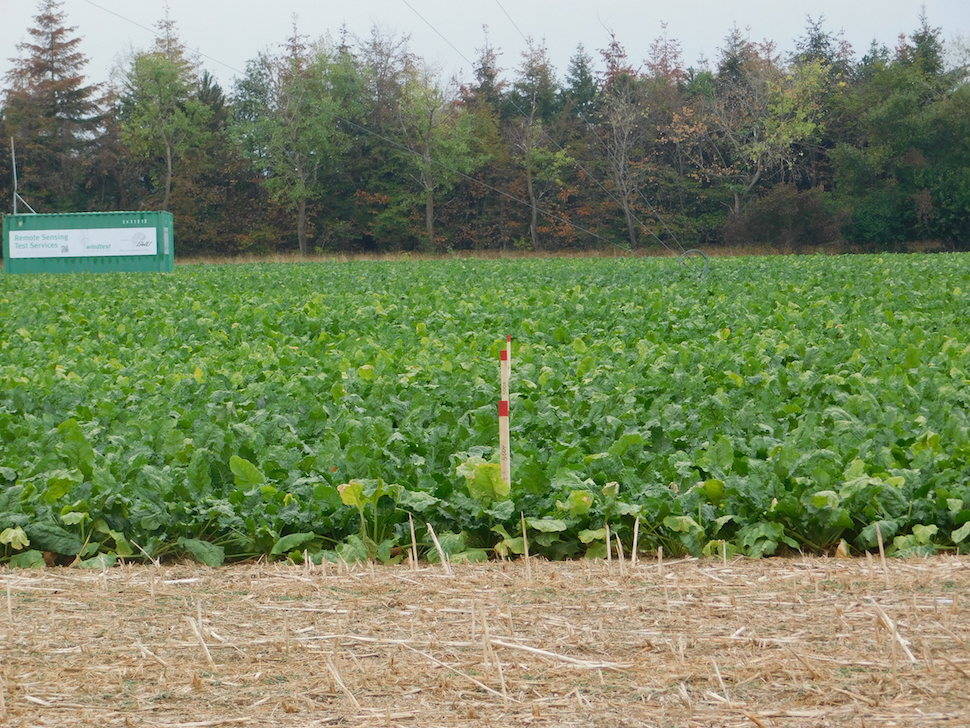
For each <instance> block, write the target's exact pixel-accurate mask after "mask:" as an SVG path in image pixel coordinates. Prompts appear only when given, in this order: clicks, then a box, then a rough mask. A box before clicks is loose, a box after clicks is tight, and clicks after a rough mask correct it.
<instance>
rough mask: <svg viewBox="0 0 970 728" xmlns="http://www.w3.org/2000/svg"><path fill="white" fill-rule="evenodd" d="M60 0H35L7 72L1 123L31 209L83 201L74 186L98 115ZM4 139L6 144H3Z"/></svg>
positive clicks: (82, 57) (77, 184)
mask: <svg viewBox="0 0 970 728" xmlns="http://www.w3.org/2000/svg"><path fill="white" fill-rule="evenodd" d="M75 30H76V29H75V28H74V27H71V26H68V25H67V24H66V18H65V14H64V11H63V8H62V3H61V2H60V0H41V2H40V3H39V5H38V9H37V14H36V15H35V16H34V24H33V25H32V26H31V27H30V28H29V29H28V31H27V32H28V34H29V36H30V40H28V41H25V42H23V43H20V44H19V45H18V46H17V49H18V50H19V51H20V54H21V55H20V57H19V58H17V59H15V60H14V66H13V68H12V69H11V70H10V71H9V73H8V74H7V83H8V86H7V90H6V94H5V99H4V106H5V123H6V127H7V132H8V133H9V134H11V135H12V136H13V137H14V138H15V139H16V142H17V146H18V155H17V156H18V160H17V161H18V166H19V168H20V173H21V174H20V177H21V182H22V183H21V191H22V194H23V195H24V197H27V198H28V199H29V200H30V201H31V202H32V204H33V206H34V207H35V208H36V209H37V210H38V211H45V212H51V211H66V210H72V209H79V208H83V204H84V201H83V198H82V195H81V194H80V193H81V186H82V182H83V179H84V174H85V168H86V166H87V164H88V161H89V155H90V154H91V150H92V145H93V142H94V140H95V137H96V134H97V131H98V126H99V123H100V119H99V115H100V108H99V87H98V86H97V85H94V84H89V83H87V80H86V78H85V75H84V68H85V66H86V65H87V57H86V56H85V55H84V54H83V53H82V52H81V50H80V45H81V39H80V38H79V37H78V36H76V35H75ZM4 146H6V144H5V145H4Z"/></svg>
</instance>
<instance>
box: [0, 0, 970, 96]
mask: <svg viewBox="0 0 970 728" xmlns="http://www.w3.org/2000/svg"><path fill="white" fill-rule="evenodd" d="M95 3H96V4H97V5H100V6H102V7H103V8H107V9H109V10H112V11H114V12H116V13H119V14H121V15H123V16H125V17H126V18H129V19H130V20H131V21H135V22H136V23H140V24H141V25H145V26H153V25H154V24H155V22H156V21H157V20H158V18H159V17H160V16H161V15H162V13H163V8H164V0H92V2H88V0H66V2H65V4H64V7H65V9H66V11H67V14H68V18H69V20H70V22H71V24H73V25H75V26H77V29H78V33H79V34H80V35H81V36H82V38H83V39H84V43H83V50H84V52H85V53H86V54H87V55H88V56H89V57H90V59H91V64H90V66H89V73H90V75H91V76H92V77H93V78H94V79H96V80H99V81H100V80H105V79H106V78H107V77H108V74H109V71H110V69H111V68H112V67H113V66H114V65H115V64H116V63H117V61H118V59H119V58H120V57H122V55H123V54H124V52H125V51H126V50H130V49H132V48H134V49H138V48H143V47H145V46H147V45H149V44H150V43H151V40H152V37H151V34H150V33H149V32H148V31H147V30H144V29H142V28H139V27H137V25H135V24H133V23H131V22H127V21H126V20H122V19H120V18H118V17H116V16H113V15H111V14H110V13H108V12H105V10H103V9H101V8H98V7H95V6H94V5H95ZM407 3H410V4H411V5H412V6H413V7H414V8H415V9H416V10H417V11H418V12H420V13H421V14H422V15H423V16H424V17H425V18H427V20H428V21H429V22H430V23H431V24H432V25H434V26H435V27H436V28H437V29H438V30H439V31H440V32H441V34H442V35H444V36H445V37H446V38H448V40H450V41H451V42H452V43H453V44H454V45H455V46H457V47H458V48H459V49H460V50H461V51H462V52H463V53H464V55H466V56H468V57H469V58H474V55H475V49H476V48H477V47H479V46H481V44H482V37H483V35H482V33H483V31H482V26H483V25H487V26H488V29H489V30H488V32H489V36H490V38H491V40H492V44H493V45H494V46H497V47H499V48H500V49H502V50H503V56H502V59H501V60H502V65H503V66H504V67H506V68H509V67H513V66H515V65H516V64H517V62H518V54H519V52H520V51H521V50H522V47H523V45H524V41H523V39H522V36H521V35H520V34H519V31H518V30H516V28H515V26H514V25H513V24H512V22H511V21H510V20H509V18H507V17H506V16H505V14H504V13H503V11H502V8H501V6H500V5H499V4H498V2H496V0H474V1H472V0H407V2H405V0H357V1H356V2H353V1H351V2H348V1H347V0H340V1H339V2H337V1H336V0H169V6H170V8H171V14H172V17H173V18H174V19H175V20H176V21H177V23H178V25H179V28H180V31H181V34H182V36H183V38H184V40H185V42H186V44H187V45H188V46H189V47H191V48H194V49H197V50H198V51H201V52H202V53H203V54H205V55H207V56H210V57H212V58H214V59H218V60H219V61H222V62H224V63H226V64H228V65H229V66H233V67H236V68H242V67H243V66H244V64H245V63H246V60H247V59H248V58H251V57H252V56H253V55H255V54H256V52H258V51H259V50H261V49H264V48H267V47H275V46H277V45H278V44H279V43H280V42H281V41H282V40H283V39H284V38H285V37H286V36H287V34H288V32H289V27H290V22H291V16H292V15H293V14H294V13H296V14H297V15H298V17H299V21H300V26H301V28H302V30H303V32H304V33H306V34H307V35H310V36H319V35H323V34H326V33H328V32H329V33H331V34H336V33H337V32H338V29H339V28H340V26H341V24H346V26H347V27H348V29H349V30H350V32H351V33H354V34H358V35H363V34H366V33H367V31H368V28H369V27H370V26H371V25H372V24H375V23H376V24H378V25H380V26H381V27H383V28H385V29H389V30H395V31H398V32H402V33H407V34H409V35H410V36H411V39H412V46H413V48H414V49H415V50H416V51H417V52H418V53H419V54H420V55H421V56H422V57H424V58H425V59H426V60H427V61H429V62H431V63H432V64H433V65H435V66H437V67H438V68H439V69H441V70H442V71H444V72H445V73H446V74H447V75H451V74H453V73H458V74H461V75H467V73H468V67H467V64H466V63H465V61H464V60H462V58H461V56H460V55H459V54H458V53H457V52H456V51H455V50H453V49H452V48H451V47H449V45H448V44H447V43H446V42H445V41H444V40H442V38H441V37H439V36H438V35H437V34H436V33H435V32H434V31H433V30H432V29H431V28H429V27H428V25H426V24H425V23H424V22H423V21H422V20H421V19H420V18H419V17H417V16H416V15H415V13H414V12H412V10H411V9H409V8H408V5H407ZM501 3H502V5H504V7H505V9H506V10H508V12H509V14H510V15H511V16H512V20H514V21H515V24H516V25H518V27H519V28H520V29H521V31H522V32H523V33H524V34H526V35H533V36H536V37H537V38H541V39H544V40H545V42H546V44H547V46H548V48H549V52H550V55H551V56H552V59H553V61H554V62H555V63H556V64H557V65H558V66H559V68H564V67H565V64H566V61H567V59H568V58H569V56H570V55H571V54H572V51H573V49H574V48H575V46H576V44H577V43H579V42H582V43H583V44H584V45H585V46H586V47H587V48H588V49H598V48H601V47H602V46H603V45H604V44H605V42H606V40H607V39H608V29H609V30H613V31H615V32H616V34H617V36H618V37H619V39H620V40H621V41H622V42H623V43H624V44H626V46H627V48H628V50H629V52H630V55H631V57H633V58H635V59H640V58H642V57H643V56H644V55H645V53H646V50H647V48H648V47H649V44H650V41H651V39H653V38H654V37H655V36H656V35H657V34H658V33H659V32H660V31H661V23H664V22H665V23H666V24H667V29H668V34H669V35H670V36H672V37H674V38H677V39H679V40H680V41H681V42H682V44H683V49H684V57H685V60H686V61H687V63H688V64H691V63H694V62H696V60H697V59H698V58H700V57H701V56H706V57H708V58H713V57H715V56H716V54H717V48H718V46H719V45H720V43H721V39H722V38H723V37H724V34H725V32H726V31H727V30H728V29H729V28H730V27H731V25H732V24H737V25H738V26H740V27H742V28H750V33H751V36H752V37H753V38H755V39H761V38H770V39H772V40H774V41H776V42H777V43H778V45H779V47H780V48H781V49H782V50H786V51H787V50H789V49H790V48H791V46H792V41H793V39H794V38H795V37H796V36H797V35H799V34H800V32H801V30H802V29H803V28H804V25H805V17H806V15H808V14H811V15H813V16H817V15H824V16H825V18H826V20H827V25H828V26H829V27H831V28H832V29H834V30H844V31H845V35H846V38H847V39H848V40H849V41H850V42H851V43H852V45H853V46H854V47H855V49H856V50H857V51H859V50H862V51H864V50H865V48H866V47H867V46H868V45H869V41H870V40H872V39H873V38H875V39H877V40H879V41H880V42H883V43H886V44H888V45H890V46H892V45H893V44H894V43H895V41H896V38H897V36H898V34H899V33H900V32H906V31H909V30H911V29H912V28H914V27H915V26H916V24H917V16H918V15H919V9H920V6H921V5H925V6H926V11H927V14H928V15H929V19H930V22H931V23H932V24H933V25H938V26H942V27H943V31H944V35H945V36H946V38H948V39H955V38H966V37H967V36H968V35H970V2H968V1H967V0H925V1H924V0H812V1H811V2H801V1H789V2H785V1H784V0H720V1H713V2H702V1H701V0H677V1H675V2H671V3H660V2H649V1H647V0H639V1H638V0H501ZM36 7H37V2H36V0H0V69H2V70H3V71H6V70H7V69H8V68H9V63H8V61H7V59H8V58H9V57H11V56H14V55H16V53H17V51H16V44H17V43H18V42H20V41H21V40H24V39H25V38H26V28H27V26H28V25H29V23H30V20H31V17H32V16H33V15H34V13H35V11H36ZM202 60H203V63H204V65H205V66H206V67H207V68H209V70H210V71H211V72H212V73H213V74H214V75H215V76H216V77H217V78H219V79H220V80H222V81H229V80H230V79H231V78H232V77H233V75H234V74H233V71H231V70H229V69H228V68H226V67H225V66H221V65H219V64H218V63H216V62H215V61H213V60H208V59H205V58H203V59H202Z"/></svg>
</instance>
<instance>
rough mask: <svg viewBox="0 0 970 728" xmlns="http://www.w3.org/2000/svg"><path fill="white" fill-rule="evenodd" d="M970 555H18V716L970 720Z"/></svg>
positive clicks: (1, 619) (4, 640) (289, 722)
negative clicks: (476, 559)
mask: <svg viewBox="0 0 970 728" xmlns="http://www.w3.org/2000/svg"><path fill="white" fill-rule="evenodd" d="M968 596H970V558H967V557H954V556H946V557H937V558H932V559H924V560H909V561H902V560H889V561H888V562H887V563H886V564H883V563H882V562H880V561H879V560H878V559H865V560H863V559H855V560H853V559H765V560H761V561H749V560H737V561H729V562H726V563H725V562H722V561H720V560H713V561H697V560H693V559H688V560H678V561H668V562H666V563H663V564H658V563H657V562H656V561H647V562H643V561H641V562H640V563H639V564H638V565H636V566H635V567H634V566H632V565H631V564H630V563H629V562H626V563H622V564H621V563H619V562H617V561H616V560H614V561H613V562H612V563H611V564H606V563H603V562H595V563H594V562H567V563H546V562H541V561H536V560H534V559H533V560H531V561H530V562H529V563H525V562H523V561H518V562H514V563H510V562H496V563H489V564H480V565H468V566H454V567H453V573H452V574H450V575H449V574H447V573H445V571H443V570H442V568H441V567H440V566H437V567H436V566H432V565H422V566H421V567H419V568H410V567H408V566H397V567H380V566H364V567H348V566H341V567H335V566H333V565H331V566H329V567H326V568H324V567H313V568H305V567H302V566H292V565H282V564H253V565H242V566H234V567H226V568H221V569H208V568H203V567H198V566H195V565H176V566H166V567H157V568H156V567H145V566H121V567H116V568H113V569H110V570H108V571H106V572H103V573H101V572H84V571H79V570H74V569H49V570H46V571H14V570H3V569H0V724H3V725H7V726H15V727H20V726H170V727H174V726H184V727H185V728H189V727H197V728H202V727H204V726H344V727H350V726H375V727H377V726H380V727H384V726H422V727H425V726H465V725H469V726H470V725H475V726H602V727H604V728H605V727H607V726H609V727H613V726H749V727H750V726H760V727H764V726H799V727H801V726H805V727H808V726H812V727H815V726H858V727H859V728H862V727H863V726H868V727H871V726H954V727H955V726H961V727H965V726H968V725H970V701H968V695H970V650H968V640H970V600H968Z"/></svg>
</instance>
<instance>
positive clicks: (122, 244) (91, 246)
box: [3, 212, 175, 273]
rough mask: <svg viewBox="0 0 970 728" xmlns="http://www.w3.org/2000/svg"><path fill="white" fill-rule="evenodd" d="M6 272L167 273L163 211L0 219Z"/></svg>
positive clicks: (169, 249) (171, 236)
mask: <svg viewBox="0 0 970 728" xmlns="http://www.w3.org/2000/svg"><path fill="white" fill-rule="evenodd" d="M3 268H4V270H5V271H6V272H7V273H118V272H135V273H138V272H146V273H147V272H154V273H167V272H170V271H172V270H174V268H175V229H174V227H173V223H172V214H171V213H169V212H67V213H59V214H52V215H47V214H40V215H4V218H3Z"/></svg>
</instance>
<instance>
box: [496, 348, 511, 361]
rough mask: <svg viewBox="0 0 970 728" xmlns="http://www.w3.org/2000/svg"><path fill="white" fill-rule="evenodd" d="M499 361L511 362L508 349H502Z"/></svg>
mask: <svg viewBox="0 0 970 728" xmlns="http://www.w3.org/2000/svg"><path fill="white" fill-rule="evenodd" d="M498 360H499V361H508V360H509V350H508V349H502V351H500V352H499V353H498Z"/></svg>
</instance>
